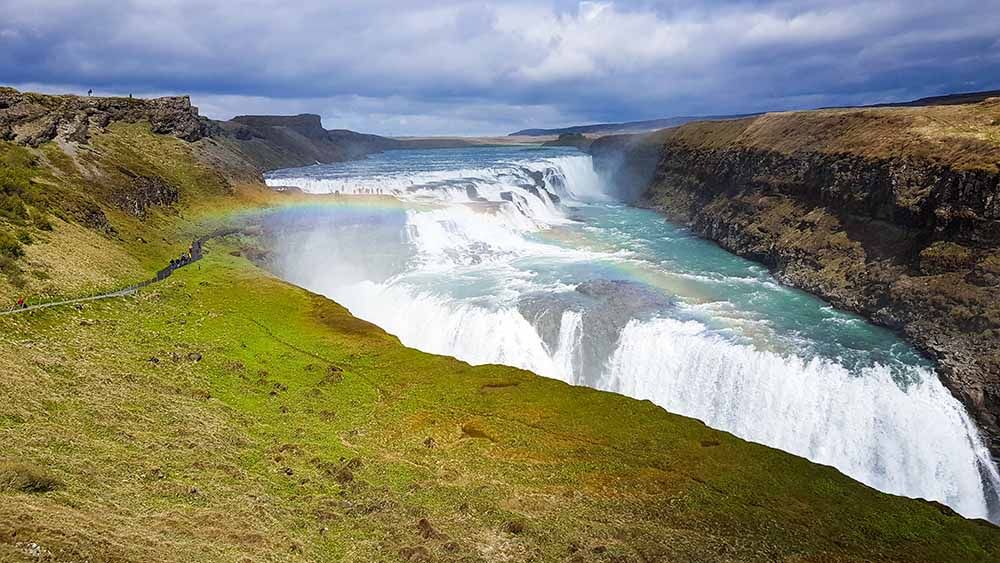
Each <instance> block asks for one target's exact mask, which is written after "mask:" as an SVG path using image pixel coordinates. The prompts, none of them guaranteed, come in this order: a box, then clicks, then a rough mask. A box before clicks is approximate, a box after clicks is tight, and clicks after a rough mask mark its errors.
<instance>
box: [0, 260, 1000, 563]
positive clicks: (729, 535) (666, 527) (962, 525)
mask: <svg viewBox="0 0 1000 563" xmlns="http://www.w3.org/2000/svg"><path fill="white" fill-rule="evenodd" d="M230 248H231V247H230V246H228V244H223V243H216V244H215V245H214V246H212V247H211V255H210V258H208V259H206V260H205V261H203V262H202V263H200V264H199V266H196V267H194V268H189V269H186V270H181V271H180V272H179V273H178V274H176V275H175V277H174V278H171V279H170V280H169V281H167V282H165V283H164V284H163V285H160V286H156V287H155V288H150V289H148V290H146V291H144V292H143V293H142V294H140V295H139V296H138V297H135V298H127V299H123V300H120V301H115V302H107V303H103V304H95V305H87V306H85V307H84V308H83V309H82V310H75V309H73V308H68V309H63V310H52V311H48V312H43V313H33V314H32V315H31V316H24V317H18V318H6V319H0V323H2V325H3V330H2V335H3V336H2V337H0V350H2V353H0V358H2V359H0V373H2V374H3V376H2V377H3V389H4V394H5V396H4V400H3V402H2V405H3V406H2V407H0V434H2V440H3V443H4V444H5V448H4V451H3V458H4V463H5V465H4V466H0V472H3V471H10V469H7V468H10V467H12V465H11V464H14V463H17V464H27V465H26V466H13V467H14V468H15V469H14V471H21V472H24V471H31V472H35V473H38V474H40V475H42V476H47V477H48V481H51V482H52V483H54V484H53V485H51V489H52V490H43V491H38V490H26V489H25V488H23V487H22V488H21V489H18V488H17V487H10V486H8V487H6V488H5V490H4V491H3V492H2V493H0V494H2V495H3V502H2V503H0V554H3V557H0V559H4V560H14V561H16V560H19V557H20V558H21V559H24V560H31V559H30V558H28V557H21V556H20V555H19V554H23V553H25V551H26V545H28V544H37V545H38V546H40V548H39V549H41V550H44V551H45V552H51V553H52V554H53V556H54V558H55V559H57V560H102V561H149V560H157V561H166V560H176V561H192V560H199V561H202V560H204V561H209V560H239V558H240V557H241V556H243V555H250V554H252V557H253V559H254V560H273V561H285V560H297V561H340V560H344V559H347V560H356V561H368V560H396V559H400V558H402V559H411V560H424V559H425V558H426V557H432V558H433V559H435V560H453V561H460V560H494V561H497V560H510V561H524V560H537V561H552V560H560V559H573V558H576V559H578V560H605V561H626V560H665V559H681V560H702V561H703V560H731V561H747V560H773V559H788V560H819V559H823V560H834V561H853V560H862V559H878V560H892V559H894V560H901V561H902V560H906V561H919V560H928V561H933V560H936V561H941V560H955V561H958V560H964V561H975V560H983V561H986V560H990V559H991V558H993V557H996V556H997V554H998V553H1000V551H998V550H1000V534H998V533H997V532H998V531H997V529H996V528H994V527H993V526H991V525H988V524H985V523H975V522H969V521H965V520H962V519H960V518H957V517H955V516H954V515H952V514H950V513H949V511H947V510H942V509H940V508H939V507H936V506H932V505H930V504H925V503H922V502H919V501H911V500H906V499H902V498H897V497H892V496H889V495H885V494H881V493H878V492H876V491H873V490H871V489H869V488H867V487H864V486H861V485H859V484H857V483H855V482H853V481H851V480H850V479H847V478H846V477H844V476H842V475H840V474H839V473H838V472H837V471H835V470H833V469H831V468H827V467H821V466H817V465H814V464H811V463H809V462H807V461H804V460H802V459H799V458H795V457H793V456H790V455H787V454H784V453H781V452H778V451H776V450H772V449H769V448H766V447H763V446H757V445H753V444H749V443H746V442H743V441H741V440H738V439H736V438H733V437H732V436H730V435H728V434H724V433H721V432H716V431H713V430H710V429H708V428H706V427H705V426H703V425H702V424H700V423H698V422H696V421H693V420H690V419H686V418H683V417H679V416H674V415H670V414H667V413H666V412H664V411H662V410H661V409H659V408H658V407H655V406H654V405H652V404H650V403H648V402H640V401H634V400H631V399H627V398H624V397H621V396H617V395H613V394H608V393H602V392H597V391H592V390H588V389H583V388H572V387H569V386H566V385H564V384H562V383H559V382H556V381H553V380H548V379H544V378H539V377H535V376H533V375H531V374H529V373H526V372H523V371H519V370H515V369H511V368H505V367H496V366H487V367H480V368H470V367H469V366H467V365H465V364H463V363H461V362H458V361H456V360H452V359H448V358H444V357H437V356H431V355H428V354H423V353H420V352H416V351H413V350H409V349H406V348H404V347H403V346H401V345H400V344H399V343H398V341H397V340H396V339H395V338H392V337H389V336H387V335H386V334H384V333H383V332H382V331H381V330H379V329H377V328H375V327H373V326H371V325H369V324H367V323H364V322H362V321H359V320H357V319H354V318H352V317H351V316H350V315H349V314H348V313H347V312H346V311H345V310H344V309H342V308H341V307H339V306H337V305H335V304H333V303H331V302H329V301H327V300H325V299H323V298H321V297H318V296H315V295H311V294H309V293H307V292H305V291H303V290H300V289H297V288H294V287H292V286H289V285H287V284H285V283H282V282H280V281H277V280H274V279H273V278H270V277H269V276H267V275H266V274H263V273H262V272H261V271H259V270H257V269H256V268H255V267H254V266H252V265H251V264H249V263H248V262H246V261H244V260H243V259H242V258H237V257H233V256H230V255H229V251H230ZM17 467H21V469H17ZM36 480H37V479H36ZM0 482H2V480H0ZM42 488H43V489H48V488H50V487H49V486H45V487H42ZM824 558H825V559H824Z"/></svg>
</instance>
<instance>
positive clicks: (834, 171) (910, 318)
mask: <svg viewBox="0 0 1000 563" xmlns="http://www.w3.org/2000/svg"><path fill="white" fill-rule="evenodd" d="M591 150H592V151H593V152H594V154H595V164H596V165H597V166H598V168H599V169H604V170H605V171H608V169H609V168H610V170H611V172H613V173H617V174H618V175H619V177H625V178H626V181H627V182H633V183H635V184H634V187H635V188H637V191H638V192H639V193H641V194H642V195H641V198H640V202H641V203H642V204H644V205H647V206H649V207H652V208H654V209H657V210H660V211H662V212H663V213H665V214H666V215H667V216H668V217H670V218H672V219H674V220H677V221H680V222H684V223H686V224H688V225H690V227H691V229H692V230H693V231H694V232H695V233H697V234H699V235H701V236H704V237H706V238H709V239H711V240H714V241H716V242H717V243H718V244H719V245H720V246H722V247H723V248H726V249H727V250H730V251H732V252H734V253H736V254H739V255H741V256H745V257H748V258H751V259H754V260H757V261H759V262H762V263H764V264H766V265H767V266H769V267H770V268H771V269H772V270H773V271H774V272H775V274H776V275H777V277H778V278H779V279H781V280H782V281H783V282H785V283H788V284H789V285H792V286H795V287H798V288H801V289H804V290H807V291H810V292H812V293H815V294H817V295H819V296H821V297H823V298H824V299H826V300H828V301H830V302H831V303H832V304H834V305H835V306H837V307H839V308H842V309H845V310H849V311H853V312H856V313H859V314H862V315H864V316H866V317H867V318H869V319H871V320H872V321H874V322H876V323H878V324H881V325H884V326H887V327H890V328H892V329H895V330H897V331H899V332H901V333H902V334H904V335H905V336H906V337H908V338H909V340H910V341H912V342H913V343H914V344H915V345H916V346H918V347H919V348H920V349H921V350H923V351H924V352H925V353H926V354H927V355H928V356H929V357H931V358H933V359H935V360H936V361H937V363H938V365H939V373H940V375H941V378H942V380H943V382H944V383H945V385H946V386H947V387H948V388H949V389H950V390H951V391H952V392H953V394H954V395H955V396H956V397H958V398H959V399H960V400H961V401H962V402H963V403H964V404H965V405H966V406H967V407H968V409H969V410H970V412H971V413H972V414H973V416H974V417H975V419H976V420H977V421H978V423H979V425H980V427H981V429H982V430H983V431H984V433H985V434H986V435H987V438H988V442H989V446H990V447H991V449H992V451H993V452H994V455H995V456H996V455H998V454H1000V170H998V168H997V167H998V165H1000V100H995V99H994V100H987V101H986V102H983V103H981V104H977V105H969V106H961V107H950V108H919V109H913V108H908V109H891V110H890V109H880V110H864V111H852V110H839V111H825V112H803V113H798V114H778V115H767V116H762V117H760V118H754V119H747V120H741V121H737V122H727V123H712V124H704V123H700V124H693V125H690V126H685V127H681V128H678V129H675V130H670V131H666V132H663V133H660V134H657V135H654V136H647V137H645V138H632V139H629V140H628V142H625V141H624V140H622V139H609V140H607V141H605V140H599V141H597V142H595V144H594V147H593V148H592V149H591ZM651 152H655V153H656V154H657V155H658V156H657V158H655V159H651V158H650V153H651ZM654 161H655V164H653V162H654Z"/></svg>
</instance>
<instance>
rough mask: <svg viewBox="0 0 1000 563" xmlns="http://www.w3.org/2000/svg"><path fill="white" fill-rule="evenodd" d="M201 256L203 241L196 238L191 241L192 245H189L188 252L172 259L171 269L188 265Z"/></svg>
mask: <svg viewBox="0 0 1000 563" xmlns="http://www.w3.org/2000/svg"><path fill="white" fill-rule="evenodd" d="M199 258H201V241H200V240H195V241H194V242H193V243H191V246H190V247H188V250H187V252H184V253H182V254H181V255H180V256H179V257H178V258H174V259H173V260H171V261H170V269H171V270H176V269H177V268H180V267H181V266H187V265H188V264H190V263H191V262H194V261H195V260H198V259H199Z"/></svg>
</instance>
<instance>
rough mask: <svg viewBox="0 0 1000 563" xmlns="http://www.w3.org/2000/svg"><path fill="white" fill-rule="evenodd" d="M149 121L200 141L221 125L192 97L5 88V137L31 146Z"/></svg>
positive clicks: (1, 133) (1, 114)
mask: <svg viewBox="0 0 1000 563" xmlns="http://www.w3.org/2000/svg"><path fill="white" fill-rule="evenodd" d="M117 121H121V122H127V123H136V122H139V121H148V122H149V124H150V126H151V128H152V130H153V132H154V133H159V134H163V135H173V136H175V137H178V138H181V139H184V140H185V141H197V140H199V139H202V138H204V137H208V136H210V135H214V134H219V133H220V132H221V130H220V129H219V128H218V127H217V126H216V125H215V124H214V123H213V122H212V121H211V120H209V119H206V118H203V117H200V116H199V115H198V108H196V107H194V106H192V105H191V100H190V98H188V97H187V96H176V97H169V98H156V99H151V100H144V99H132V98H99V97H98V98H91V97H87V98H84V97H81V96H48V95H42V94H33V93H26V92H18V91H17V90H13V89H11V88H0V140H4V141H13V142H15V143H18V144H22V145H28V146H39V145H41V144H43V143H46V142H48V141H53V140H56V141H70V142H75V143H87V142H88V141H89V140H90V137H91V135H92V134H94V133H97V132H100V131H101V130H103V129H104V128H106V127H108V125H110V124H111V123H114V122H117Z"/></svg>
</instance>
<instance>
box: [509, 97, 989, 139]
mask: <svg viewBox="0 0 1000 563" xmlns="http://www.w3.org/2000/svg"><path fill="white" fill-rule="evenodd" d="M997 97H1000V90H986V91H983V92H963V93H959V94H946V95H943V96H930V97H927V98H920V99H917V100H910V101H907V102H891V103H884V104H871V105H867V106H844V107H865V108H880V107H920V106H950V105H960V104H978V103H979V102H982V101H983V100H985V99H987V98H997ZM821 109H834V108H821ZM762 114H763V112H761V113H747V114H737V115H700V116H698V115H696V116H681V117H667V118H663V119H650V120H646V121H628V122H625V123H596V124H593V125H576V126H573V127H562V128H558V129H522V130H521V131H517V132H514V133H511V134H510V136H511V137H515V136H526V137H541V136H546V135H562V134H565V133H580V134H603V135H608V134H617V133H645V132H648V131H656V130H658V129H666V128H668V127H679V126H681V125H684V124H685V123H690V122H692V121H725V120H729V119H740V118H743V117H755V116H758V115H762Z"/></svg>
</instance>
